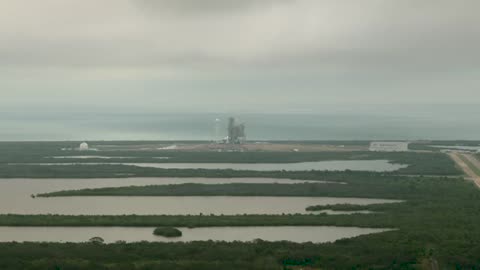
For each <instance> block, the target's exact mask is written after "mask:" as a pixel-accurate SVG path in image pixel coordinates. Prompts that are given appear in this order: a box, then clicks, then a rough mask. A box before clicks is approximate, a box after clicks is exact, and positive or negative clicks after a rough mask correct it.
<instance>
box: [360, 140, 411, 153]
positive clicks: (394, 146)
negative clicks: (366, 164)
mask: <svg viewBox="0 0 480 270" xmlns="http://www.w3.org/2000/svg"><path fill="white" fill-rule="evenodd" d="M408 144H409V143H408V142H371V143H370V148H369V150H370V151H373V152H407V151H408Z"/></svg>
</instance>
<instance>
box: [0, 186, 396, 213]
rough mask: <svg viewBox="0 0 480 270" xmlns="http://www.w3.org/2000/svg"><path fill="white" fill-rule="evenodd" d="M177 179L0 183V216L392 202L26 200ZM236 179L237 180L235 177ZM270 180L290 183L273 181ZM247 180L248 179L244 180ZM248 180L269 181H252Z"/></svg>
mask: <svg viewBox="0 0 480 270" xmlns="http://www.w3.org/2000/svg"><path fill="white" fill-rule="evenodd" d="M179 179H180V178H177V179H175V178H169V179H163V178H151V179H150V178H122V179H83V180H76V179H55V180H48V179H2V180H0V214H7V213H12V214H48V213H50V214H65V215H123V214H138V215H142V214H143V215H148V214H150V215H154V214H166V215H187V214H192V215H198V214H200V213H203V214H231V215H233V214H244V213H246V214H282V213H285V214H293V213H306V211H305V208H306V207H307V206H310V205H325V204H339V203H350V204H373V203H388V202H397V201H396V200H383V199H363V198H328V197H232V196H218V197H199V196H198V197H197V196H191V197H190V196H186V197H119V196H118V197H53V198H31V197H30V195H31V194H38V193H45V192H52V191H59V190H67V189H82V188H100V187H113V186H130V185H148V184H159V183H166V182H169V181H173V182H175V183H178V181H179ZM195 179H196V180H198V181H200V182H202V181H230V180H229V179H205V178H188V179H187V180H185V179H182V181H188V182H192V181H195ZM234 180H235V181H236V180H238V179H234ZM274 180H275V181H292V180H288V179H274ZM245 181H247V180H245ZM252 181H267V182H268V181H273V180H272V179H255V180H252Z"/></svg>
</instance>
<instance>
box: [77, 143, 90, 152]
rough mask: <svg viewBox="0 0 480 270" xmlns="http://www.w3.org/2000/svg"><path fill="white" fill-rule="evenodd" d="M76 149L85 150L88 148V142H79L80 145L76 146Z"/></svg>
mask: <svg viewBox="0 0 480 270" xmlns="http://www.w3.org/2000/svg"><path fill="white" fill-rule="evenodd" d="M78 150H80V151H87V150H88V143H86V142H83V143H81V144H80V146H79V147H78Z"/></svg>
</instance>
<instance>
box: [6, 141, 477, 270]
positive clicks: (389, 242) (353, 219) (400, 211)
mask: <svg viewBox="0 0 480 270" xmlns="http://www.w3.org/2000/svg"><path fill="white" fill-rule="evenodd" d="M65 144H66V143H65ZM53 145H55V146H59V145H63V144H62V143H57V144H53ZM30 146H31V149H24V147H25V144H23V143H19V144H18V145H17V144H8V143H7V144H2V143H0V150H3V152H2V157H1V160H0V177H3V178H13V177H32V178H56V177H58V178H60V177H64V178H65V177H66V178H93V177H127V176H151V177H154V176H155V177H156V176H167V177H174V176H175V177H275V178H292V179H305V180H327V181H337V182H346V183H347V184H346V185H340V184H336V183H333V184H294V185H282V184H241V185H237V186H234V185H195V184H185V185H178V186H163V187H160V186H154V187H148V188H144V187H129V188H122V189H100V190H96V191H93V192H98V191H101V192H120V191H121V192H129V193H131V194H132V195H140V194H143V195H145V192H155V193H156V194H153V195H158V194H160V193H162V194H165V193H166V192H174V194H176V195H181V194H190V195H192V194H194V193H197V194H203V195H205V194H209V195H215V194H223V195H226V194H229V195H246V194H250V195H262V196H273V195H275V196H277V195H282V194H283V195H282V196H302V194H304V195H303V196H332V197H363V198H385V199H397V200H402V201H403V202H399V203H390V204H375V205H366V206H359V205H346V204H341V205H328V206H313V205H312V206H309V207H308V208H307V210H309V211H312V212H311V213H309V214H304V215H300V214H297V215H288V214H287V215H174V216H169V215H140V216H139V215H125V216H109V215H106V216H72V215H0V226H148V227H207V226H288V225H290V226H312V225H318V226H322V225H325V226H356V227H372V228H392V229H395V230H392V231H388V232H383V233H378V234H372V235H364V236H359V237H355V238H351V239H344V240H339V241H336V242H334V243H326V244H315V243H302V244H296V243H290V242H265V241H261V240H255V241H253V242H249V243H245V242H233V243H227V242H214V241H202V242H191V243H147V242H140V243H130V244H128V243H123V242H119V243H115V244H102V243H98V242H95V243H88V242H86V243H77V244H73V243H0V269H2V270H3V269H8V270H10V269H15V270H17V269H27V270H33V269H35V270H44V269H52V270H54V269H55V270H57V269H62V270H64V269H72V270H73V269H89V270H90V269H93V270H96V269H109V270H110V269H111V270H113V269H115V270H116V269H136V270H153V269H282V267H283V265H284V262H285V261H309V262H310V261H311V262H312V263H313V265H312V269H480V255H479V254H480V226H479V224H480V192H479V191H478V189H477V188H476V187H475V186H474V185H473V184H472V183H471V182H468V181H465V180H464V179H463V178H460V177H451V176H455V175H458V174H460V172H459V171H458V170H457V169H456V168H455V164H454V163H453V161H452V160H450V159H449V158H448V157H447V156H446V155H444V154H441V153H368V152H354V153H353V152H352V153H314V154H310V153H298V155H296V153H267V154H258V153H223V154H222V155H218V156H217V155H216V154H218V153H198V154H194V153H174V152H172V153H171V154H172V155H177V156H172V157H175V158H177V157H178V158H179V159H178V160H177V161H176V162H179V160H182V162H187V160H188V159H190V160H197V162H198V161H200V160H209V161H208V162H220V161H218V160H219V159H222V160H224V161H223V162H244V160H249V159H251V160H252V161H254V162H262V160H263V162H265V161H271V162H294V161H314V160H331V159H351V160H355V159H388V160H392V161H394V162H399V163H404V164H410V166H409V167H408V168H405V169H402V170H400V171H398V172H393V173H373V172H352V171H346V172H321V171H305V172H285V171H279V172H254V171H232V170H223V171H222V170H165V169H154V168H138V167H134V166H121V165H88V166H87V165H76V166H35V165H8V163H15V162H20V163H21V162H40V161H39V160H42V161H41V162H45V160H44V157H45V156H53V155H62V156H63V155H77V154H78V152H71V153H66V151H57V150H51V149H52V147H51V146H52V144H51V145H44V144H38V143H37V144H35V143H31V145H30ZM19 149H23V150H22V151H23V152H22V151H20V150H19ZM58 149H59V148H58ZM67 152H68V151H67ZM28 153H30V154H31V153H34V154H33V155H32V156H28ZM103 154H104V153H102V155H103ZM140 154H141V153H138V155H140ZM153 154H155V155H156V156H158V155H159V154H158V152H157V153H148V154H147V153H144V154H143V155H153ZM114 155H118V156H123V155H126V152H123V153H122V152H121V151H119V152H115V153H114ZM128 155H136V153H135V152H134V151H133V152H132V151H130V152H128ZM163 155H165V156H169V155H170V153H169V154H166V153H164V152H162V156H163ZM182 155H184V156H182ZM189 155H190V156H189ZM382 155H383V157H382ZM151 157H153V156H149V157H148V158H151ZM322 158H325V159H322ZM190 162H193V161H190ZM401 174H406V175H410V176H409V177H406V176H401ZM420 175H424V177H421V176H420ZM432 175H437V176H432ZM427 176H428V177H427ZM132 191H135V194H133V193H132ZM80 192H85V190H84V191H80ZM89 192H90V191H89ZM110 195H111V194H110ZM35 200H53V199H52V198H36V199H35ZM314 210H315V211H317V210H337V211H350V210H352V211H356V210H369V211H372V212H373V213H372V214H352V215H327V214H316V213H313V211H314ZM435 266H438V268H434V267H435Z"/></svg>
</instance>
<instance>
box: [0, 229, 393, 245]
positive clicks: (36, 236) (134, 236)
mask: <svg viewBox="0 0 480 270" xmlns="http://www.w3.org/2000/svg"><path fill="white" fill-rule="evenodd" d="M179 229H180V230H181V231H182V233H183V235H182V237H179V238H166V237H162V236H155V235H153V234H152V233H153V230H154V228H150V227H0V242H12V241H17V242H24V241H31V242H86V241H88V240H89V239H90V238H92V237H95V236H99V237H101V238H103V239H104V240H105V242H106V243H113V242H115V241H118V240H123V241H126V242H139V241H149V242H154V241H158V242H178V241H182V242H189V241H207V240H214V241H228V242H231V241H252V240H254V239H262V240H265V241H282V240H286V241H291V242H298V243H303V242H314V243H324V242H333V241H336V240H338V239H342V238H349V237H355V236H359V235H363V234H371V233H379V232H384V231H388V230H389V229H371V228H357V227H331V226H301V227H293V226H281V227H206V228H192V229H189V228H179Z"/></svg>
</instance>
